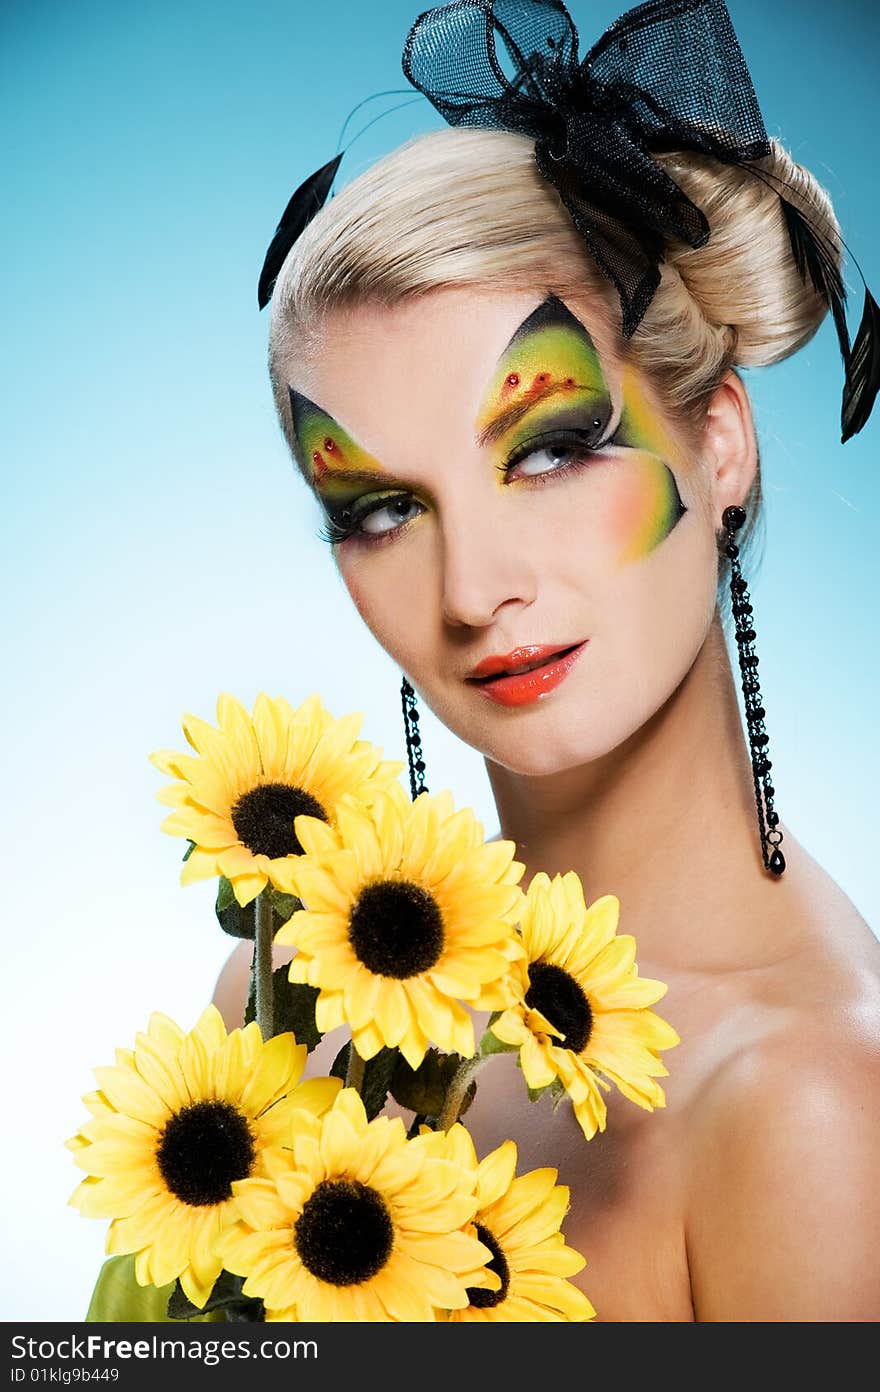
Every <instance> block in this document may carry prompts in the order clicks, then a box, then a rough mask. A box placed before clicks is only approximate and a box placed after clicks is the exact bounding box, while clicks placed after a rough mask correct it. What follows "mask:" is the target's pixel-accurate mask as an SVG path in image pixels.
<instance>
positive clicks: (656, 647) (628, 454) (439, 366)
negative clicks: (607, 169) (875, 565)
mask: <svg viewBox="0 0 880 1392" xmlns="http://www.w3.org/2000/svg"><path fill="white" fill-rule="evenodd" d="M600 327H601V326H600V324H599V322H598V321H597V319H596V317H595V315H594V316H593V317H592V332H591V316H590V313H589V309H588V308H586V307H585V306H584V305H583V304H582V303H581V302H580V300H578V302H577V304H575V302H574V301H573V300H569V301H568V302H563V301H562V300H560V299H558V298H556V297H555V296H552V295H551V296H547V297H543V296H542V295H541V294H540V293H538V294H534V293H528V292H519V291H516V292H510V291H498V292H491V293H488V292H475V291H474V290H472V289H460V288H455V289H449V290H441V291H435V292H432V293H431V294H429V295H426V296H424V297H422V298H420V299H418V300H415V301H410V302H408V303H404V304H401V305H397V306H394V307H392V308H384V307H381V306H376V305H370V306H361V307H358V308H357V309H354V310H351V311H347V312H345V313H342V312H340V313H337V314H334V315H333V316H332V317H331V318H330V319H329V320H328V322H327V325H326V336H325V341H324V344H323V347H322V351H321V352H320V354H319V355H316V357H315V358H314V360H312V361H310V362H309V363H308V364H305V363H300V364H297V365H296V366H295V367H293V368H291V370H290V381H289V385H290V402H291V410H292V413H293V421H294V428H295V432H296V440H297V447H298V452H299V456H300V466H301V467H302V468H303V469H304V471H305V472H306V475H307V478H308V479H309V481H310V483H311V485H312V487H313V488H314V490H315V493H316V496H317V497H318V499H319V501H320V503H321V506H322V509H323V511H324V512H325V514H326V520H325V529H326V531H327V532H329V533H330V534H332V535H335V536H336V537H337V538H338V539H337V540H336V541H335V543H334V554H335V558H336V562H337V565H338V568H339V571H340V573H341V575H342V578H343V580H344V582H345V584H346V586H347V588H348V591H349V593H350V595H351V597H352V600H353V602H354V604H355V606H356V607H357V610H358V613H359V614H360V615H361V617H362V618H363V620H364V622H365V623H366V624H367V626H368V627H369V629H370V630H371V632H372V633H373V634H374V635H375V637H376V638H377V639H378V641H379V643H381V645H382V647H383V648H384V649H385V650H386V652H388V654H389V655H390V656H391V657H392V659H393V660H394V661H395V662H396V663H397V664H398V665H399V666H400V668H401V670H402V671H404V672H405V673H406V674H407V676H408V677H409V679H410V681H411V682H412V683H413V685H414V686H415V687H416V689H417V691H418V693H419V695H420V696H421V697H422V698H423V699H424V700H425V701H426V702H427V704H428V705H429V706H430V707H431V709H432V710H433V711H434V713H435V715H436V716H437V717H438V718H439V719H440V720H441V721H442V722H443V724H444V725H446V726H448V728H449V729H451V730H452V731H454V732H455V734H457V735H458V736H459V737H460V738H461V739H463V740H465V741H466V742H467V743H468V744H470V745H472V746H473V747H474V748H475V749H478V750H479V751H480V752H481V753H483V754H484V755H486V756H487V757H488V758H490V759H491V760H493V761H494V762H496V763H498V764H500V765H502V766H504V767H507V768H510V769H512V770H514V771H516V772H519V773H523V774H531V775H539V774H551V773H554V772H557V771H559V770H561V769H564V768H570V767H572V765H575V764H579V763H585V762H587V761H589V760H592V759H596V758H598V757H600V756H602V755H604V754H606V753H608V752H610V751H611V750H612V749H614V748H615V747H616V746H618V745H619V744H621V743H622V742H623V741H624V740H626V739H627V738H628V737H629V736H630V735H632V734H633V733H634V732H635V731H636V730H638V729H639V728H640V727H641V726H642V725H643V724H644V723H645V722H646V721H647V720H648V719H649V718H650V717H651V716H652V715H653V714H654V713H655V712H656V711H657V710H658V709H659V708H660V707H661V706H662V705H663V703H664V702H665V701H666V700H667V698H668V697H669V696H670V695H671V694H672V692H673V691H674V690H675V688H676V687H677V686H678V684H679V683H680V682H681V681H682V679H683V677H684V676H685V675H686V673H687V672H688V670H689V668H690V666H691V664H692V663H693V661H694V659H695V657H696V655H697V653H698V652H699V650H700V647H701V645H702V643H703V641H704V639H705V637H706V634H707V631H708V628H709V625H710V623H711V619H712V615H713V612H714V608H715V587H716V578H717V550H716V541H715V533H714V525H717V524H713V519H712V517H711V515H710V510H709V508H708V507H707V506H706V504H705V501H704V500H705V498H706V496H707V495H706V485H705V483H704V481H703V480H702V479H701V477H700V475H699V469H700V464H699V462H698V461H695V460H694V459H692V458H691V457H690V456H689V454H688V452H687V450H686V448H685V445H684V442H683V439H682V437H681V436H680V435H676V433H675V432H674V431H673V429H672V428H671V427H670V424H669V422H668V421H667V420H666V419H665V418H664V416H663V413H662V411H661V409H660V406H659V403H658V401H657V400H656V398H655V396H654V395H653V394H652V392H651V390H650V389H649V387H648V384H647V383H646V381H645V380H644V379H642V378H641V377H640V376H639V375H637V374H636V372H635V371H634V370H633V369H631V368H625V367H623V366H621V365H620V364H619V363H618V362H617V361H615V360H614V358H613V356H612V354H611V352H610V351H602V350H600V347H599V344H600V343H601V342H602V335H601V332H600ZM536 649H537V650H538V651H535V650H536ZM569 649H573V650H574V651H573V653H570V654H568V656H567V658H565V657H562V658H560V656H559V653H560V650H566V651H567V650H569ZM551 652H552V653H555V654H556V660H555V661H552V660H551V661H549V662H548V661H547V660H546V659H547V658H548V657H549V655H550V653H551ZM490 657H496V658H497V659H498V663H497V664H496V665H497V666H499V667H504V668H509V667H511V666H516V667H519V666H521V665H524V664H528V663H533V662H535V661H544V665H543V666H542V667H539V668H536V669H535V670H534V672H533V674H532V675H531V676H519V677H517V676H516V675H513V676H508V677H506V678H505V677H503V676H502V677H499V676H496V677H495V678H494V679H490V680H479V679H477V678H475V675H474V672H475V668H477V667H478V665H479V664H481V663H484V661H485V659H487V658H490Z"/></svg>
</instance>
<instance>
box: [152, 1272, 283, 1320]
mask: <svg viewBox="0 0 880 1392" xmlns="http://www.w3.org/2000/svg"><path fill="white" fill-rule="evenodd" d="M243 1285H244V1277H243V1276H233V1275H232V1273H231V1272H230V1271H221V1272H220V1275H219V1276H218V1277H217V1280H216V1281H215V1282H214V1289H213V1290H212V1291H211V1294H210V1295H209V1296H208V1299H207V1300H206V1301H205V1303H204V1305H202V1306H199V1305H194V1304H193V1303H192V1301H191V1300H188V1299H187V1297H186V1296H185V1295H184V1293H183V1287H182V1286H181V1284H180V1282H179V1281H176V1282H175V1284H174V1289H173V1290H172V1292H171V1295H170V1297H169V1300H168V1318H169V1319H170V1320H191V1319H194V1318H196V1317H198V1316H199V1315H207V1314H212V1313H213V1312H214V1311H215V1310H221V1311H222V1312H223V1315H224V1317H225V1318H226V1319H227V1320H233V1321H235V1322H237V1323H242V1322H245V1321H247V1322H256V1321H258V1320H264V1319H265V1317H266V1316H265V1311H264V1308H263V1302H262V1300H257V1299H255V1298H254V1297H253V1296H249V1295H242V1293H241V1288H242V1286H243Z"/></svg>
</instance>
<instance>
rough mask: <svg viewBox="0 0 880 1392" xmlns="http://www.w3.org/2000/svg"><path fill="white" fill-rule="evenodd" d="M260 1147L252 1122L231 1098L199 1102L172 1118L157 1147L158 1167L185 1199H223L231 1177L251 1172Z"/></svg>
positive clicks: (171, 1187) (213, 1201) (207, 1201)
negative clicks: (249, 1121) (252, 1128)
mask: <svg viewBox="0 0 880 1392" xmlns="http://www.w3.org/2000/svg"><path fill="white" fill-rule="evenodd" d="M255 1156H256V1151H255V1149H254V1138H253V1136H252V1135H251V1130H250V1127H249V1126H248V1124H247V1121H246V1120H245V1118H244V1117H243V1116H242V1114H241V1112H239V1111H237V1110H236V1108H235V1107H232V1106H230V1105H229V1103H228V1102H194V1103H193V1104H192V1106H190V1107H184V1108H182V1110H181V1111H179V1112H178V1113H177V1114H176V1116H173V1117H172V1118H171V1120H170V1121H169V1122H168V1124H167V1126H166V1127H165V1130H164V1131H163V1132H162V1137H161V1139H160V1141H159V1146H158V1149H157V1151H156V1160H157V1162H158V1165H159V1171H160V1173H161V1175H162V1178H163V1179H164V1181H165V1183H166V1184H167V1186H168V1188H169V1190H170V1192H171V1193H172V1194H174V1195H175V1196H176V1197H177V1198H178V1199H180V1200H181V1202H182V1203H187V1204H194V1205H195V1206H196V1207H200V1206H202V1205H203V1204H216V1203H222V1202H223V1200H224V1199H228V1198H230V1197H231V1195H232V1188H231V1185H232V1181H233V1180H234V1179H245V1178H246V1177H247V1176H248V1175H249V1174H250V1172H251V1168H252V1166H253V1163H254V1159H255Z"/></svg>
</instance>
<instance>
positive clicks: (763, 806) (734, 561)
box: [721, 507, 785, 875]
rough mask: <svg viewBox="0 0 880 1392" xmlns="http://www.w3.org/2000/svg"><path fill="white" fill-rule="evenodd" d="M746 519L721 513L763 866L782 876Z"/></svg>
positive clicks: (739, 513)
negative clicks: (745, 547) (746, 565)
mask: <svg viewBox="0 0 880 1392" xmlns="http://www.w3.org/2000/svg"><path fill="white" fill-rule="evenodd" d="M745 520H746V512H745V508H741V507H728V508H725V509H724V512H723V513H722V514H721V522H722V525H723V526H724V528H725V531H726V536H725V538H724V554H725V556H727V557H728V558H729V560H730V600H731V605H732V608H733V618H734V622H735V624H736V646H737V649H738V652H739V670H740V674H741V676H742V689H743V696H744V697H745V706H746V727H747V730H748V738H749V752H750V754H751V756H752V777H753V779H754V783H755V807H756V809H757V813H758V831H759V833H760V836H761V855H762V857H763V860H764V869H765V870H769V871H770V873H771V874H772V875H781V874H782V872H783V870H784V869H785V856H784V855H783V854H782V852H781V850H780V849H779V843H780V842H781V840H782V832H781V831H780V830H779V813H778V812H777V811H776V810H775V809H774V807H773V799H774V798H775V797H776V789H775V788H774V787H773V783H772V781H771V778H770V770H771V768H772V767H773V765H772V764H771V763H770V759H769V757H768V745H769V743H770V741H769V737H768V735H767V731H766V730H765V729H764V715H765V712H764V706H763V704H762V701H761V688H760V685H759V683H758V659H757V657H756V656H755V650H754V647H753V646H752V645H753V643H754V641H755V628H754V621H753V619H752V602H751V599H750V597H749V591H748V586H747V585H746V582H745V580H744V579H743V576H742V571H741V570H740V565H739V547H738V546H737V544H736V542H735V540H734V536H735V534H736V533H737V532H738V531H739V529H740V527H742V525H743V523H744V522H745Z"/></svg>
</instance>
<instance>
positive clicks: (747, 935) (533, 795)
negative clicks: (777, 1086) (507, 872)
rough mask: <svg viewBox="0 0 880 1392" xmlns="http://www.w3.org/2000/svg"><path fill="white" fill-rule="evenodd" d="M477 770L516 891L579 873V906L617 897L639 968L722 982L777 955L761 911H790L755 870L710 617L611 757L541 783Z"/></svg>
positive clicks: (743, 769) (729, 700)
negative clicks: (517, 868) (544, 878)
mask: <svg viewBox="0 0 880 1392" xmlns="http://www.w3.org/2000/svg"><path fill="white" fill-rule="evenodd" d="M486 766H487V772H488V775H489V780H490V783H491V786H492V791H493V794H494V797H495V803H496V806H497V809H498V816H499V821H500V828H501V836H502V837H504V838H505V839H507V840H511V841H514V842H515V843H516V847H517V858H518V859H519V860H522V861H524V862H525V865H526V873H525V875H524V876H523V880H522V885H523V888H526V887H527V885H528V882H529V880H530V878H531V876H532V875H534V874H535V873H536V872H537V871H538V870H544V871H546V872H547V874H548V875H550V876H551V877H552V876H553V875H554V874H557V873H565V871H567V870H575V871H576V872H577V874H578V875H579V876H580V879H581V882H582V884H583V887H584V895H585V898H586V901H587V903H588V904H589V903H591V902H592V901H593V900H594V899H597V898H598V897H599V895H601V894H615V895H616V896H617V897H618V899H619V900H620V904H621V914H620V931H621V932H622V933H632V934H634V935H635V937H636V939H637V943H638V950H639V960H640V962H650V963H651V964H652V969H655V970H658V971H661V970H662V969H665V970H666V971H667V972H668V971H670V970H672V969H674V968H676V967H678V968H679V969H684V968H690V969H693V970H705V971H711V970H730V969H735V968H736V967H739V966H745V965H757V964H759V963H761V962H765V961H766V962H769V961H770V960H775V959H778V957H779V956H780V955H783V954H784V952H785V950H786V945H785V944H784V943H781V942H780V941H779V938H778V937H777V936H776V935H775V934H774V936H773V941H772V942H768V934H767V922H768V918H767V911H769V910H770V909H775V908H779V907H781V906H782V900H783V899H785V898H787V896H788V892H787V889H786V888H784V887H783V886H784V882H785V878H786V877H785V876H783V877H782V879H781V880H779V881H776V880H774V878H773V877H772V876H771V875H769V874H768V872H767V871H766V870H765V869H764V866H763V861H762V859H761V846H760V839H759V835H758V824H757V817H756V811H755V797H754V786H753V781H752V769H751V762H750V759H749V754H748V750H747V748H746V743H745V737H744V733H743V728H742V722H741V718H740V714H739V708H738V705H737V697H736V688H735V686H734V681H733V674H732V671H731V666H730V659H729V656H728V652H727V646H726V643H725V640H724V634H723V630H722V628H721V621H720V618H719V616H718V614H717V613H716V615H715V619H714V621H713V623H712V626H711V628H710V631H709V634H708V636H707V639H706V642H705V643H704V644H703V646H702V648H701V650H700V653H699V656H698V657H697V659H696V661H695V662H694V664H693V666H692V667H691V669H690V671H689V672H688V674H687V676H686V677H685V679H684V681H683V682H682V683H681V685H680V686H679V687H678V689H677V690H676V692H675V693H674V694H673V695H672V696H671V697H670V699H669V700H668V701H667V702H666V704H665V705H664V706H663V707H662V708H661V710H659V711H658V712H657V713H656V714H655V715H654V716H653V717H652V719H651V720H650V721H648V723H647V724H646V725H644V726H643V727H642V728H641V729H640V730H638V731H637V732H636V733H635V734H634V735H632V736H631V737H630V738H629V739H628V740H626V741H625V742H624V743H623V744H622V745H620V746H618V747H617V748H616V749H614V750H612V751H611V752H610V753H609V754H607V755H604V756H603V757H602V758H601V759H597V760H593V761H591V762H590V763H589V764H584V765H580V766H578V767H575V768H570V769H565V770H564V771H563V772H561V773H558V774H550V775H544V776H541V777H532V776H529V775H524V774H519V773H514V772H512V771H511V770H510V769H507V768H504V767H502V766H501V765H499V764H495V763H492V762H491V761H490V760H487V761H486ZM747 907H748V911H747V912H746V911H745V910H746V908H747ZM756 908H757V909H759V911H758V912H755V910H756ZM642 974H643V975H648V974H650V973H648V972H647V971H645V969H644V967H643V970H642Z"/></svg>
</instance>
